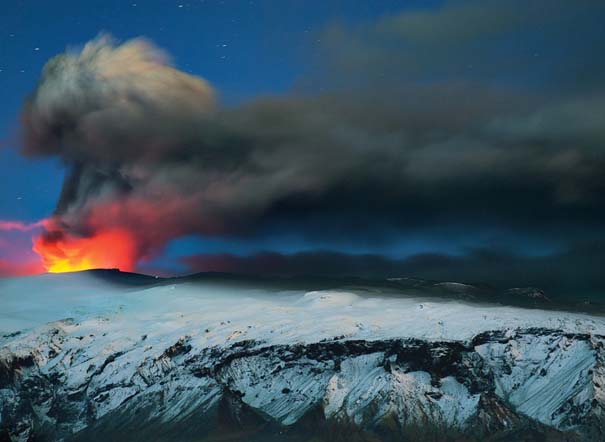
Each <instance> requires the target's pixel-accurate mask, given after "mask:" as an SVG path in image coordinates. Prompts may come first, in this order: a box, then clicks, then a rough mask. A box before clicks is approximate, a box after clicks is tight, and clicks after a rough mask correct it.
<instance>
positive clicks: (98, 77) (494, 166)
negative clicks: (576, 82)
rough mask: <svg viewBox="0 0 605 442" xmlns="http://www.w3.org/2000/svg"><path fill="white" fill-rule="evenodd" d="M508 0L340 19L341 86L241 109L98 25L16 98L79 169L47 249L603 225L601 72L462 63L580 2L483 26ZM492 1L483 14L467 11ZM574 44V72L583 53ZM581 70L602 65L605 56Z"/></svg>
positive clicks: (150, 251) (572, 229) (26, 120)
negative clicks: (278, 230) (96, 33)
mask: <svg viewBox="0 0 605 442" xmlns="http://www.w3.org/2000/svg"><path fill="white" fill-rule="evenodd" d="M501 4H502V3H499V2H489V7H487V9H483V8H484V5H483V3H482V2H479V3H468V4H466V5H465V6H464V7H463V6H461V4H459V3H458V2H453V3H450V4H448V5H446V6H444V7H443V8H442V9H441V10H437V12H422V13H406V14H407V15H406V14H402V15H401V16H399V17H390V18H388V19H385V20H383V21H381V22H380V23H377V24H375V25H374V26H373V27H371V28H366V29H363V30H355V29H336V30H335V29H332V30H331V31H330V32H329V35H328V36H327V37H326V38H327V41H328V42H329V45H328V46H329V47H331V48H332V51H335V52H336V53H337V55H338V57H333V58H334V60H333V61H334V62H335V64H337V65H338V67H337V69H336V70H334V71H332V76H331V77H330V81H329V83H330V84H331V86H332V87H333V89H332V92H329V93H322V94H316V95H313V94H306V95H300V96H287V97H282V98H274V99H263V100H258V101H255V102H252V103H248V104H246V105H243V106H240V107H239V108H235V109H223V108H221V107H220V106H218V105H217V104H215V99H214V95H215V93H214V91H213V89H212V87H211V86H210V85H209V84H208V83H207V82H206V81H204V80H202V79H200V78H197V77H194V76H191V75H188V74H185V73H183V72H180V71H178V70H177V69H176V68H174V67H172V66H170V65H169V62H168V57H167V56H166V55H165V54H164V53H162V52H161V51H160V50H158V49H157V48H155V47H154V46H153V45H152V44H151V43H150V42H147V41H145V40H133V41H128V42H125V43H123V44H116V43H114V42H112V41H111V39H109V38H108V37H100V38H97V39H96V40H94V41H92V42H90V43H88V44H87V45H86V46H85V47H84V48H83V49H82V50H81V51H70V52H67V53H65V54H62V55H59V56H57V57H55V58H54V59H52V60H51V61H49V62H48V63H47V65H46V67H45V68H44V71H43V73H42V77H41V79H40V82H39V84H38V87H37V89H36V90H35V91H34V93H33V94H32V96H31V97H30V99H29V100H28V101H27V103H26V105H25V108H24V111H23V126H24V153H25V154H26V155H31V156H40V155H57V156H59V157H61V158H62V159H63V160H64V161H65V163H66V165H67V166H68V167H69V173H68V175H67V178H66V181H65V184H64V188H63V192H62V195H61V197H60V200H59V202H58V205H57V210H56V213H55V214H54V216H53V217H52V219H51V220H49V221H48V224H47V226H46V233H45V234H44V235H43V237H42V238H41V240H40V241H41V242H40V244H39V246H40V248H43V247H44V246H49V245H62V246H66V247H68V246H69V244H70V243H71V242H73V241H75V240H76V239H78V238H90V237H94V236H95V235H98V234H99V233H101V232H103V233H107V232H110V234H111V235H118V236H120V235H122V233H123V232H128V235H129V236H130V237H131V240H132V242H133V244H132V248H133V250H134V251H133V252H129V253H130V254H131V255H132V256H133V260H134V261H139V260H140V259H144V258H149V257H151V256H153V255H154V254H155V253H158V251H160V250H161V249H162V248H163V247H164V245H165V244H166V243H167V242H168V241H170V240H171V239H173V238H177V237H180V236H184V235H188V234H204V235H218V234H220V235H250V234H254V232H256V231H258V230H259V229H263V228H267V226H272V225H279V226H282V227H283V226H290V227H291V228H292V229H297V230H299V231H304V232H305V233H306V234H309V235H315V236H321V235H323V234H326V235H333V234H338V235H345V236H347V235H348V236H350V237H351V238H354V237H355V235H359V234H363V235H369V236H371V235H381V234H382V235H384V234H385V232H392V231H402V230H413V229H415V228H418V227H419V226H423V227H426V226H430V225H442V224H466V225H467V226H468V227H469V228H472V226H476V225H494V226H507V227H509V228H512V229H520V230H533V231H536V232H541V233H543V234H553V235H560V230H561V229H563V228H564V229H566V230H565V232H566V235H569V236H570V237H575V236H582V235H584V234H585V233H586V232H591V234H592V233H594V232H595V231H598V229H599V227H598V226H599V225H602V222H603V221H604V218H605V217H604V213H605V210H604V209H605V207H604V204H603V199H602V195H603V192H604V191H605V180H603V179H602V178H603V176H604V173H605V158H604V155H603V143H604V142H605V132H604V128H605V120H604V118H605V117H604V116H605V90H604V89H603V87H602V86H603V85H602V84H601V82H600V81H599V82H596V81H588V80H587V82H586V86H585V87H583V88H574V87H567V86H565V85H567V84H569V75H570V73H569V72H565V73H564V74H565V75H560V76H558V77H557V75H558V74H560V73H553V78H552V81H553V82H554V83H556V84H558V85H560V86H561V87H563V86H565V87H566V89H565V90H564V91H560V92H558V93H553V92H552V90H553V88H552V87H550V88H543V89H541V88H537V92H534V93H531V94H530V93H528V90H529V89H531V88H528V84H526V83H523V82H522V81H520V80H519V83H518V84H516V83H515V81H516V80H515V81H513V84H507V83H506V82H502V81H500V80H501V79H502V78H509V77H507V75H506V72H507V71H506V69H507V66H506V63H503V62H501V60H500V62H499V63H498V64H497V66H499V69H500V70H499V71H498V72H494V71H493V70H492V69H485V70H484V71H483V72H482V73H476V71H472V70H471V71H472V73H471V74H468V73H467V71H466V70H463V69H462V66H461V65H460V64H459V59H457V58H456V56H457V55H459V56H460V57H462V58H464V63H467V65H466V67H465V69H467V68H468V59H469V54H470V53H471V52H472V51H471V52H469V50H470V49H469V47H470V46H469V44H468V43H469V42H472V43H473V45H475V44H476V45H478V47H477V50H478V51H479V52H478V53H479V54H483V55H485V58H480V60H478V62H480V61H481V60H483V62H484V63H485V62H489V61H490V60H493V57H492V56H491V55H489V56H488V55H486V54H493V55H495V56H501V55H503V54H504V55H506V47H507V46H506V45H505V44H503V43H506V42H507V41H508V42H510V41H511V38H513V37H511V36H514V35H516V33H517V32H518V30H519V27H522V28H524V29H525V28H531V26H534V25H540V26H543V27H544V29H548V26H549V23H553V22H557V20H564V19H565V14H568V15H569V14H570V11H575V10H576V9H574V8H572V7H570V6H569V2H556V5H555V6H552V7H549V8H547V10H548V11H549V12H548V14H546V15H540V14H537V13H535V11H534V10H533V6H532V7H531V8H530V9H531V11H528V12H527V14H524V13H523V11H519V10H515V11H514V13H509V14H503V15H501V16H499V17H498V19H497V23H491V21H493V19H494V16H492V15H490V12H489V11H490V8H492V13H497V12H498V11H499V8H500V6H498V5H501ZM532 4H533V3H532ZM586 4H587V5H589V6H591V7H593V8H594V3H593V2H588V1H587V2H586ZM520 7H522V6H520ZM480 10H481V11H483V12H481V13H480V12H479V11H480ZM532 11H533V12H532ZM553 11H554V12H553ZM509 12H510V11H509ZM557 12H558V13H559V15H558V16H557V15H556V13H557ZM477 14H479V16H477ZM484 14H487V15H486V16H485V17H484V18H485V20H484V23H483V25H482V26H479V27H478V28H472V27H469V26H467V25H466V24H468V23H472V24H475V23H478V22H480V21H481V17H482V16H483V15H484ZM553 14H555V15H556V19H553V18H552V17H553ZM572 15H573V14H572ZM519 16H522V17H524V19H523V20H522V21H523V22H522V23H521V22H519V20H518V19H516V18H515V17H519ZM487 18H490V20H491V21H490V20H487ZM440 23H441V24H447V26H436V25H437V24H440ZM465 23H466V24H465ZM559 25H560V23H559ZM559 25H557V26H558V28H560V26H559ZM435 33H436V34H435ZM469 34H472V35H469ZM589 34H590V33H589V32H588V31H587V38H588V37H589ZM482 35H487V36H488V37H490V38H491V39H492V40H489V39H486V40H481V38H482ZM490 41H494V42H495V43H494V45H493V51H492V52H491V53H490V47H492V46H491V45H490ZM513 41H514V38H513ZM461 42H462V43H464V44H462V43H461ZM577 43H578V46H581V45H583V44H584V41H582V40H581V39H578V41H577ZM503 48H504V49H503ZM513 52H514V53H515V54H516V52H515V51H513ZM418 54H422V57H420V58H417V59H415V58H414V56H416V55H418ZM579 54H580V55H578V56H579V57H580V58H581V60H580V62H575V60H571V61H572V62H574V63H575V64H574V65H573V66H574V69H575V68H577V67H578V65H579V64H581V63H584V62H585V61H586V60H584V58H582V57H581V55H582V54H581V53H579ZM559 56H560V55H559ZM571 56H572V55H570V57H571ZM364 57H366V58H365V59H364ZM560 57H562V58H561V59H560V60H559V61H558V63H565V62H566V61H568V60H567V59H566V58H565V56H560ZM367 60H371V61H372V64H371V65H369V64H368V63H367ZM510 61H512V63H509V64H510V69H512V70H513V71H514V73H515V74H518V75H517V77H518V76H521V74H520V73H519V72H520V68H519V66H518V65H517V64H516V63H515V61H516V59H513V58H511V60H510ZM543 67H544V66H542V68H543ZM584 68H587V69H590V70H591V72H594V71H596V70H598V71H599V72H603V69H602V64H600V62H599V61H594V64H593V65H590V66H584ZM525 72H532V69H531V67H528V68H527V69H526V70H525ZM570 72H571V71H570ZM517 77H512V78H517ZM559 77H560V78H559ZM601 78H602V77H601ZM381 79H382V80H381ZM338 80H341V81H338ZM335 83H336V84H335ZM529 83H530V85H529V86H531V82H529ZM74 238H75V239H74ZM383 239H384V238H383ZM62 246H61V247H62ZM129 250H130V249H129ZM57 253H59V252H57ZM60 253H64V252H60ZM64 254H65V253H64Z"/></svg>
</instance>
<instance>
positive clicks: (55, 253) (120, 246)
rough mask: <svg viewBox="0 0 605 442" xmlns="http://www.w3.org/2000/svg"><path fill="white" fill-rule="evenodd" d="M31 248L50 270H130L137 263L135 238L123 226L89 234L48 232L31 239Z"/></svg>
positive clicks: (53, 271)
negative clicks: (71, 234) (32, 242)
mask: <svg viewBox="0 0 605 442" xmlns="http://www.w3.org/2000/svg"><path fill="white" fill-rule="evenodd" d="M33 250H34V251H35V252H36V253H37V254H38V255H40V257H41V258H42V263H43V265H44V268H45V269H46V270H47V271H48V272H51V273H61V272H74V271H79V270H88V269H97V268H118V269H120V270H122V271H133V270H134V268H135V264H136V244H135V241H134V239H133V236H132V234H131V233H130V232H128V231H126V230H122V229H113V230H106V231H103V232H99V233H96V234H95V235H94V236H91V237H74V236H69V235H65V234H63V233H61V232H47V233H46V234H44V235H42V236H39V237H38V238H36V239H35V240H34V246H33Z"/></svg>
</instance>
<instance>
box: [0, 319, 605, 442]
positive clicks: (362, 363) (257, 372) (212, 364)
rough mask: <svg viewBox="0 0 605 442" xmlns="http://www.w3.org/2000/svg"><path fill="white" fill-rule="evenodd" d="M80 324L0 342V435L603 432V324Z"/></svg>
mask: <svg viewBox="0 0 605 442" xmlns="http://www.w3.org/2000/svg"><path fill="white" fill-rule="evenodd" d="M80 328H81V326H80V324H78V323H73V322H72V321H59V322H56V323H53V324H49V325H48V326H45V327H42V328H41V329H36V330H34V331H32V332H30V333H27V334H23V335H18V336H14V337H12V338H10V339H9V340H8V341H7V342H5V343H4V345H3V347H2V351H1V352H0V416H1V420H0V428H1V430H0V440H10V441H19V442H21V441H23V442H25V441H30V440H109V439H108V437H110V435H114V437H115V435H117V434H120V435H121V437H123V440H173V439H174V440H204V437H206V438H208V440H212V439H211V438H212V435H213V434H215V433H216V432H217V431H219V430H220V428H223V429H224V431H228V432H231V433H233V434H234V435H235V434H237V433H238V432H240V433H241V434H247V435H248V436H249V437H254V435H255V434H260V433H262V432H267V431H268V432H269V433H270V434H271V435H273V437H275V438H276V440H281V439H280V437H281V438H284V439H283V440H286V439H285V438H287V437H288V434H291V435H295V434H296V432H297V429H300V428H303V426H304V425H307V426H309V425H310V424H309V422H310V421H312V422H313V424H312V428H313V433H314V436H316V437H318V438H320V439H319V440H321V437H327V435H329V434H330V432H334V431H338V432H339V433H340V434H346V433H350V434H352V435H354V437H357V438H360V440H376V439H372V438H373V437H374V438H379V439H378V440H401V439H403V440H419V437H420V438H421V439H422V440H447V439H448V438H449V439H450V440H489V439H488V438H489V437H491V438H492V440H507V439H506V437H507V436H508V437H510V438H511V439H510V440H517V439H514V438H515V437H521V436H520V435H521V433H523V434H524V435H525V436H527V435H529V434H536V435H537V434H540V435H541V436H542V437H546V438H547V440H599V439H601V440H602V438H603V437H605V434H604V433H603V428H605V421H604V419H603V416H604V413H603V411H604V407H605V401H604V398H605V391H604V390H605V366H604V364H603V362H604V357H605V350H604V343H605V338H603V337H602V336H597V335H586V334H569V333H565V332H562V331H559V330H547V329H525V330H515V331H508V332H505V331H496V332H485V333H482V334H480V335H477V336H475V337H474V338H473V339H471V340H470V341H468V342H456V341H454V342H447V341H427V340H419V339H391V340H377V341H360V340H346V339H336V340H326V341H323V342H316V343H305V344H292V345H271V344H269V343H263V342H257V341H238V342H234V343H232V344H230V345H227V346H221V347H208V348H197V347H194V346H193V345H192V344H191V342H190V339H189V338H188V337H187V336H183V337H182V338H180V339H178V340H177V341H176V342H164V343H155V344H154V345H153V346H152V345H150V344H148V343H147V342H146V338H145V336H141V337H140V339H139V340H138V341H137V342H130V343H129V344H128V345H123V343H122V344H120V345H117V344H116V343H112V342H102V341H103V340H104V336H103V334H100V335H91V334H86V335H85V334H83V333H81V330H80ZM82 331H83V330H82ZM100 348H102V350H101V351H98V350H99V349H100ZM336 429H338V430H336ZM305 431H309V430H308V428H307V430H305ZM280 432H282V433H283V434H280ZM284 432H285V433H284ZM515 435H517V436H515ZM248 436H246V437H248ZM234 437H235V436H234ZM265 437H269V436H267V435H266V434H265ZM444 438H445V439H444ZM499 438H500V439H499ZM595 438H596V439H595ZM242 440H244V439H242ZM325 440H331V439H325Z"/></svg>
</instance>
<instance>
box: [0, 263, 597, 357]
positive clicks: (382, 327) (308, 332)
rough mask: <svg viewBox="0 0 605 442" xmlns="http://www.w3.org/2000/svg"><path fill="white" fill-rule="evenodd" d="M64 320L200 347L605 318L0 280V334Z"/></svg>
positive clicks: (567, 327) (267, 293)
mask: <svg viewBox="0 0 605 442" xmlns="http://www.w3.org/2000/svg"><path fill="white" fill-rule="evenodd" d="M66 318H72V319H73V320H74V321H76V322H78V323H80V325H81V326H83V327H86V326H89V327H90V329H91V333H93V332H94V333H96V332H97V331H99V329H100V328H102V329H107V330H105V331H106V332H108V333H111V332H113V333H115V334H116V336H118V335H119V336H120V337H121V339H127V338H128V337H131V338H133V339H134V338H136V339H138V338H140V336H141V335H143V334H145V335H147V336H148V337H149V338H153V337H154V336H156V337H160V336H164V337H166V335H169V334H172V335H175V336H176V337H178V336H180V335H185V334H186V335H188V336H190V337H191V339H192V341H193V342H192V344H194V345H195V344H197V345H199V346H200V347H209V346H217V345H218V346H220V345H224V344H227V345H231V344H233V343H234V342H237V341H243V340H249V339H253V340H259V341H265V342H269V343H274V344H292V343H310V342H317V341H320V340H322V339H330V338H334V337H342V338H343V339H364V340H380V339H390V338H418V339H427V340H448V341H455V340H460V341H464V340H467V339H470V338H472V337H473V336H475V335H477V334H478V333H481V332H483V331H486V330H513V329H517V328H530V327H540V328H549V329H557V330H561V331H564V332H571V333H588V334H601V335H603V334H605V317H602V316H592V315H588V314H581V313H569V312H560V311H549V310H538V309H523V308H516V307H507V306H499V305H482V304H471V303H465V302H461V301H446V300H439V299H428V298H418V297H416V296H406V294H405V293H402V294H401V295H400V296H397V297H395V296H389V295H380V294H376V293H364V292H363V291H357V292H355V293H354V292H352V291H311V292H301V291H283V292H278V291H275V290H263V289H246V288H242V287H236V286H233V287H228V286H225V285H218V284H211V283H204V284H200V283H181V284H175V285H163V286H152V287H147V288H145V287H143V288H140V287H129V288H123V287H121V288H116V286H113V285H111V284H109V283H104V282H102V281H101V280H100V279H98V278H93V277H91V276H89V275H87V274H85V273H74V274H60V275H40V276H35V277H27V278H11V279H0V336H1V335H6V334H10V333H14V332H16V331H23V330H28V329H31V328H34V327H37V326H40V325H43V324H46V323H48V322H51V321H56V320H61V319H66ZM81 329H82V328H81ZM206 330H207V331H206ZM196 340H198V341H200V342H195V341H196Z"/></svg>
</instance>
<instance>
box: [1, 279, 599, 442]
mask: <svg viewBox="0 0 605 442" xmlns="http://www.w3.org/2000/svg"><path fill="white" fill-rule="evenodd" d="M66 319H69V320H66ZM532 328H536V329H543V330H547V329H551V330H557V331H559V332H557V333H550V334H549V333H543V334H541V333H539V332H537V333H535V334H533V333H526V334H523V333H521V334H519V335H518V336H515V333H516V332H515V330H517V329H519V330H528V329H532ZM18 331H21V332H22V333H20V334H17V333H15V332H18ZM486 331H503V332H505V333H506V336H510V337H513V336H515V337H514V339H510V340H498V339H493V340H488V341H485V343H479V344H474V345H475V347H474V350H473V351H475V352H476V354H478V355H479V357H480V358H481V359H482V360H483V361H484V363H485V369H488V370H490V372H491V373H492V374H493V379H494V383H495V388H496V391H495V393H496V394H497V396H498V397H500V398H502V399H504V400H505V401H506V402H507V403H509V404H511V405H513V406H514V408H515V409H516V410H517V411H518V412H520V413H521V414H523V415H526V416H530V417H531V418H533V419H536V420H537V421H539V422H541V423H543V424H546V425H549V426H553V427H556V428H561V429H568V428H574V426H575V425H576V423H575V422H576V420H577V418H584V417H585V416H588V415H589V414H590V413H592V412H593V411H592V410H593V408H594V407H593V405H592V403H593V399H594V400H596V401H597V402H598V403H599V404H601V403H602V402H603V398H604V397H605V395H604V393H603V388H601V385H602V384H603V373H602V370H603V364H602V362H601V360H600V358H601V357H602V356H601V353H600V352H599V351H595V349H596V348H602V344H600V343H597V341H599V342H600V340H602V338H601V337H600V335H605V317H602V316H596V315H589V314H579V313H569V312H561V311H547V310H538V309H522V308H515V307H505V306H498V305H486V304H471V303H465V302H461V301H445V300H439V299H436V298H420V297H418V296H413V295H406V293H401V294H399V295H398V296H393V295H388V294H381V293H380V292H376V291H373V292H369V291H364V290H361V289H360V290H356V291H353V290H349V291H346V290H339V291H336V290H322V291H309V292H305V291H277V290H275V289H260V288H254V289H252V288H246V287H244V286H243V285H241V284H240V285H226V284H217V283H210V282H205V283H200V282H197V283H179V284H174V285H157V286H150V287H144V286H139V287H133V286H130V287H126V288H125V287H123V286H122V287H118V286H115V285H112V284H110V283H107V282H102V280H101V279H99V278H95V277H91V276H90V275H89V274H86V273H75V274H62V275H41V276H36V277H28V278H12V279H3V280H0V361H1V360H3V359H4V360H7V361H9V360H11V358H13V356H14V357H26V356H28V355H33V357H34V358H35V361H36V366H37V367H38V368H37V369H39V371H40V373H41V374H43V375H49V376H47V377H48V378H51V377H52V376H50V375H51V374H54V375H58V378H59V379H60V383H59V385H60V390H61V392H62V394H65V395H71V394H74V395H76V393H78V392H82V391H85V392H86V395H87V397H89V398H90V403H91V404H92V405H91V407H92V413H93V414H94V416H95V418H96V419H101V418H103V417H104V416H107V415H108V414H110V413H112V412H114V411H116V410H119V409H125V408H128V407H132V409H133V410H135V409H136V407H140V408H141V409H142V408H145V409H149V410H152V411H151V413H156V414H157V416H156V417H157V418H158V419H161V420H162V421H166V422H168V421H179V420H185V419H186V418H187V417H188V416H190V415H199V413H200V412H204V411H205V410H209V409H211V408H212V407H213V406H215V405H216V404H217V403H218V401H219V399H220V397H221V395H222V393H223V391H224V389H225V388H227V387H228V388H229V390H231V391H236V392H240V393H241V400H242V401H243V402H244V403H246V404H247V405H249V406H250V407H252V408H253V409H255V410H258V411H260V412H262V414H263V415H266V416H270V417H271V418H272V419H274V420H275V421H278V422H280V423H281V424H283V425H291V424H293V423H295V422H297V421H298V420H299V419H300V418H301V417H302V416H304V415H305V413H307V412H308V411H310V410H311V409H312V408H313V407H314V406H316V405H318V404H321V405H322V408H323V411H324V414H325V416H326V417H328V418H334V419H336V420H338V421H343V422H352V423H355V424H358V425H360V424H372V423H378V422H380V421H381V420H383V419H384V418H386V417H388V416H395V417H396V418H397V420H398V422H399V423H400V425H402V427H405V426H414V425H419V424H421V423H423V422H425V421H427V420H428V421H430V422H433V423H437V424H440V425H445V426H447V427H456V428H464V427H465V426H466V425H467V424H468V422H471V421H472V420H473V418H474V417H475V416H477V415H478V410H479V407H480V400H481V394H480V393H477V392H471V391H469V389H468V388H467V387H466V386H465V385H463V384H462V383H461V382H460V379H457V378H456V377H454V376H453V375H450V374H449V373H445V374H442V375H441V377H439V378H438V379H437V378H435V377H434V373H433V378H432V376H431V373H429V371H430V367H426V369H427V370H428V371H422V370H419V369H417V368H414V369H409V370H408V368H406V365H405V361H404V362H403V363H402V364H385V362H388V361H387V359H386V358H387V355H386V354H385V353H384V352H382V351H378V352H372V353H368V354H362V355H359V356H350V357H347V358H344V359H343V360H342V363H341V365H340V366H339V367H338V368H336V367H335V361H334V360H331V359H324V360H321V361H320V360H312V359H307V357H306V356H304V355H303V356H300V357H297V358H295V359H294V360H292V361H290V362H289V363H288V364H286V363H285V362H284V359H283V355H282V354H281V353H279V351H278V352H274V353H269V354H262V355H258V354H247V355H241V356H239V357H238V358H235V359H233V360H232V361H231V362H229V363H228V364H226V365H225V366H224V367H222V368H220V370H218V371H217V372H216V373H215V374H213V375H212V376H205V375H201V376H196V374H195V373H193V372H191V371H189V368H190V364H188V363H187V362H186V358H195V357H196V356H197V357H199V358H201V359H200V360H202V359H204V358H208V357H211V356H208V354H207V353H205V352H204V350H205V349H220V350H219V353H225V354H228V352H229V351H230V349H231V350H233V348H234V347H236V346H235V345H234V344H236V343H238V342H242V341H255V342H256V343H258V344H261V345H262V346H264V347H267V346H272V345H284V346H293V345H294V344H313V343H317V342H320V341H322V340H337V341H346V340H361V341H381V340H389V339H405V338H415V339H419V340H426V341H465V342H468V341H470V340H471V339H472V338H474V337H476V336H477V335H479V334H481V333H483V332H486ZM566 333H568V334H569V335H566ZM572 334H582V335H592V336H590V338H589V339H588V340H587V339H586V338H582V339H576V338H575V337H574V336H573V335H572ZM593 341H594V342H593ZM597 344H598V345H597ZM178 345H180V346H181V347H187V349H186V350H185V351H183V353H179V351H178ZM438 345H441V344H438ZM599 345H600V347H599ZM175 346H177V348H176V350H175V351H174V352H173V353H170V352H169V350H170V348H173V347H175ZM288 348H289V350H287V351H290V349H291V348H292V347H288ZM284 351H286V350H284ZM469 351H470V350H469ZM167 352H168V353H167ZM191 360H194V359H191ZM200 360H198V361H197V362H196V363H197V364H198V365H199V366H204V364H203V363H202V362H203V361H202V362H200ZM389 360H390V359H389ZM391 362H394V360H393V361H391ZM208 364H209V365H210V366H211V365H212V364H213V362H212V361H210V362H208ZM386 365H389V366H391V368H390V369H389V370H387V369H386V368H385V366H386ZM26 374H27V373H26ZM477 376H479V375H477ZM553 386H556V387H553ZM3 391H4V393H2V392H3ZM17 393H18V392H17V391H13V390H10V389H5V390H0V401H1V400H3V398H4V400H6V401H8V400H9V399H10V400H12V401H14V400H15V399H14V398H15V397H16V396H15V395H16V394H17ZM2 394H4V396H2ZM146 403H149V404H151V406H149V407H144V404H146ZM164 405H166V406H165V407H164ZM47 406H48V404H46V403H44V404H42V405H37V407H47ZM599 410H600V408H599ZM47 411H48V410H45V409H42V408H40V409H36V413H37V414H38V415H39V416H43V417H44V419H51V417H48V416H47ZM595 413H596V411H595ZM1 417H2V416H0V421H1ZM152 417H153V416H152ZM86 419H87V418H86V416H78V417H77V418H74V420H73V422H71V423H70V425H71V427H70V431H73V432H75V431H79V430H80V429H81V428H84V427H85V426H86V425H87V420H86ZM24 434H25V433H24ZM24 440H26V439H24Z"/></svg>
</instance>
